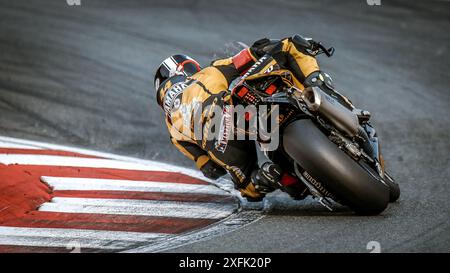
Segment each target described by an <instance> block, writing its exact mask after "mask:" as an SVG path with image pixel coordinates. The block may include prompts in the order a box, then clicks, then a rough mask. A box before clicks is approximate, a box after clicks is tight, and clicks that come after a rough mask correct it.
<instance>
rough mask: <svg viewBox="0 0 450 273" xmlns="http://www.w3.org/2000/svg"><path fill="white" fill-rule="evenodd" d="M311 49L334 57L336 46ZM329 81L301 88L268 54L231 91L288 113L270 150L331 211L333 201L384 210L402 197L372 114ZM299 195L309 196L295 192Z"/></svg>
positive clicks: (360, 209)
mask: <svg viewBox="0 0 450 273" xmlns="http://www.w3.org/2000/svg"><path fill="white" fill-rule="evenodd" d="M311 52H312V54H314V55H318V54H322V53H325V54H326V55H327V56H331V55H333V53H334V49H333V48H325V47H324V46H323V45H322V44H321V43H314V44H313V47H312V48H311ZM330 79H331V78H330ZM324 84H326V85H327V86H326V87H327V88H319V87H308V88H305V89H304V90H300V89H299V88H297V87H296V83H295V79H294V77H293V75H292V73H291V72H290V71H289V70H286V69H281V68H280V66H279V65H277V62H276V61H275V60H274V59H273V58H272V57H270V56H269V55H265V56H263V57H261V58H260V59H259V60H258V61H257V62H256V63H255V64H254V65H253V66H252V67H251V68H250V69H249V70H248V72H247V73H246V74H244V75H243V76H242V77H240V78H238V80H237V81H236V82H235V83H232V86H231V89H233V94H234V95H235V96H236V93H237V92H238V91H236V90H237V89H239V92H238V93H239V94H241V95H242V96H239V99H240V100H241V101H243V102H247V103H248V102H251V103H252V104H254V105H263V104H265V105H278V107H279V111H280V116H282V117H284V120H283V121H282V122H280V128H279V132H280V145H279V146H278V149H276V150H275V151H270V152H266V153H265V154H266V156H267V157H268V158H269V159H270V160H272V161H273V162H274V163H276V164H278V165H280V166H282V168H283V169H285V170H287V171H288V172H289V173H291V174H292V175H294V176H296V177H297V178H298V180H297V183H303V184H304V185H305V186H306V188H307V189H308V191H309V193H308V194H310V195H312V196H313V198H314V199H317V200H318V201H319V202H320V203H321V204H322V205H323V206H325V207H326V208H328V209H329V210H332V202H331V200H333V201H335V202H337V203H340V204H342V205H345V206H348V207H349V208H350V209H351V210H353V211H354V212H356V213H357V214H360V215H376V214H379V213H381V212H382V211H384V210H385V209H386V207H387V206H388V204H389V202H395V201H396V200H397V199H398V198H399V195H400V189H399V186H398V184H397V183H396V182H395V181H394V179H393V178H392V176H391V175H389V174H388V173H387V172H386V170H385V168H384V161H383V159H382V155H381V150H380V143H379V139H378V136H377V133H376V131H375V129H374V128H373V126H372V125H371V123H370V121H369V120H370V117H371V114H370V113H369V112H368V111H363V110H361V109H357V108H356V107H355V106H354V105H353V104H352V103H351V101H350V100H349V99H347V98H346V97H345V96H343V95H342V94H341V93H339V92H338V91H337V90H336V89H335V88H334V87H333V86H332V84H331V83H330V82H328V81H327V79H324ZM236 86H239V88H235V87H236ZM297 86H298V85H297ZM243 91H245V92H243ZM279 186H280V188H281V190H283V185H279ZM302 188H304V187H302ZM285 191H287V190H285ZM291 191H292V190H291ZM296 194H297V196H298V198H299V199H302V198H304V196H303V197H302V194H303V193H300V192H298V193H292V192H290V195H291V196H292V197H294V198H296V197H295V196H296Z"/></svg>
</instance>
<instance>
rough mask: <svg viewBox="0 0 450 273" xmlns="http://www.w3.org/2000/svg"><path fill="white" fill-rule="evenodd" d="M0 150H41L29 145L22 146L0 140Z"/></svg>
mask: <svg viewBox="0 0 450 273" xmlns="http://www.w3.org/2000/svg"><path fill="white" fill-rule="evenodd" d="M0 148H9V149H31V150H41V148H39V147H36V146H30V145H23V144H18V143H14V142H9V141H2V140H0Z"/></svg>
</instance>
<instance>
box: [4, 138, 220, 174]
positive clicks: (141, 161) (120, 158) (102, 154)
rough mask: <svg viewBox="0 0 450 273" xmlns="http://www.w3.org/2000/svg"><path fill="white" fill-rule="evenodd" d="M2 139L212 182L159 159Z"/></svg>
mask: <svg viewBox="0 0 450 273" xmlns="http://www.w3.org/2000/svg"><path fill="white" fill-rule="evenodd" d="M0 141H4V142H10V143H16V144H22V145H30V146H35V147H39V148H42V149H50V150H61V151H68V152H73V153H79V154H85V155H91V156H97V157H102V158H109V159H115V160H118V161H128V162H133V163H137V164H142V165H145V166H153V167H156V168H160V169H161V170H164V171H171V172H181V173H184V174H186V175H190V176H193V177H196V178H200V179H203V180H205V181H210V182H212V181H211V180H209V179H207V178H206V177H204V176H203V174H202V173H201V172H200V171H199V170H195V169H189V168H184V167H179V166H175V165H171V164H167V163H162V162H158V161H153V160H145V159H139V158H134V157H128V156H120V155H115V154H111V153H105V152H98V151H92V150H87V149H82V148H75V147H69V146H63V145H56V144H49V143H43V142H38V141H32V140H24V139H19V138H12V137H5V136H0Z"/></svg>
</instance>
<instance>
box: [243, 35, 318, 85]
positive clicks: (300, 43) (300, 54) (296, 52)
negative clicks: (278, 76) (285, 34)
mask: <svg viewBox="0 0 450 273" xmlns="http://www.w3.org/2000/svg"><path fill="white" fill-rule="evenodd" d="M309 46H310V44H309V42H308V41H307V40H305V39H304V38H303V37H301V36H299V35H294V36H292V37H289V38H285V39H282V40H270V39H267V38H264V39H261V40H258V41H256V42H255V43H254V44H253V45H252V46H251V48H250V51H251V53H252V55H253V56H255V57H262V56H263V55H264V54H269V55H271V56H272V57H273V58H274V59H275V60H276V61H277V63H279V64H280V65H282V66H285V67H286V68H287V69H289V70H290V71H291V72H292V73H293V74H294V76H295V77H296V78H297V80H298V81H299V82H300V83H301V84H304V83H305V80H306V78H307V77H308V76H309V75H311V74H312V73H314V72H316V71H319V70H320V68H319V64H318V63H317V60H316V58H315V57H314V56H313V55H312V54H310V52H309V48H308V47H309Z"/></svg>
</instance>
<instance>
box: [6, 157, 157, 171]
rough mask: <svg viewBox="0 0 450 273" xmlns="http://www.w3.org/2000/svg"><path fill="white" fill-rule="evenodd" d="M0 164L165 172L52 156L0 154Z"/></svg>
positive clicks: (149, 168)
mask: <svg viewBox="0 0 450 273" xmlns="http://www.w3.org/2000/svg"><path fill="white" fill-rule="evenodd" d="M0 163H2V164H5V165H10V164H20V165H39V166H67V167H69V166H70V167H88V168H111V169H124V170H138V171H165V169H161V168H159V167H157V166H151V165H143V164H139V163H134V162H125V161H118V160H112V159H99V158H82V157H71V156H54V155H23V154H0Z"/></svg>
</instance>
